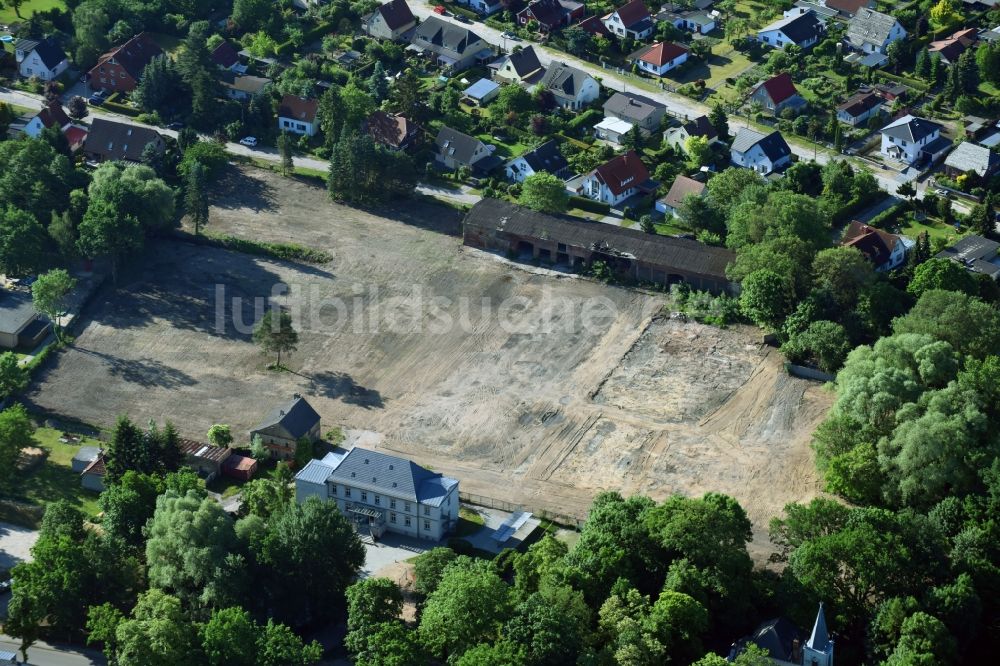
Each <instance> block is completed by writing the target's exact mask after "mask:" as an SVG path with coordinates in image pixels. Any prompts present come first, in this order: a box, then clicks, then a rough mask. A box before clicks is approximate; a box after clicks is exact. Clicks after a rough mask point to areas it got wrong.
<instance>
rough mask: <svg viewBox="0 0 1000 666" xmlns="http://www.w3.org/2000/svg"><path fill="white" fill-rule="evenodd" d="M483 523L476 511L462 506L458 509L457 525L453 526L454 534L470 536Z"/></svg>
mask: <svg viewBox="0 0 1000 666" xmlns="http://www.w3.org/2000/svg"><path fill="white" fill-rule="evenodd" d="M483 524H484V521H483V517H482V516H480V515H479V513H478V512H476V511H474V510H473V509H470V508H469V507H466V506H463V507H461V508H459V510H458V525H456V526H455V533H454V536H456V537H467V536H472V535H473V534H475V533H476V532H478V531H479V530H480V529H481V528H482V526H483Z"/></svg>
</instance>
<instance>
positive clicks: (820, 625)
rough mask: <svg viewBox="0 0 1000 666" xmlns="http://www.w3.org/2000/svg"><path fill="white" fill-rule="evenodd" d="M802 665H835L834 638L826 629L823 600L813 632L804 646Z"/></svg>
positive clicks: (820, 603)
mask: <svg viewBox="0 0 1000 666" xmlns="http://www.w3.org/2000/svg"><path fill="white" fill-rule="evenodd" d="M802 666H833V640H831V638H830V634H829V632H828V631H827V629H826V614H825V613H824V612H823V602H822V601H821V602H819V612H818V613H816V622H814V623H813V630H812V634H810V635H809V640H807V641H806V644H805V645H804V646H802Z"/></svg>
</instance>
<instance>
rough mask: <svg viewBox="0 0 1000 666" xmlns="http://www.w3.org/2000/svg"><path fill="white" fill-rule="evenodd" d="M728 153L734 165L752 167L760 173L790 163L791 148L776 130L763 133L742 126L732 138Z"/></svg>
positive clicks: (772, 170)
mask: <svg viewBox="0 0 1000 666" xmlns="http://www.w3.org/2000/svg"><path fill="white" fill-rule="evenodd" d="M729 154H730V158H731V159H732V162H733V164H735V165H736V166H739V167H743V168H745V169H753V170H754V171H756V172H757V173H759V174H762V175H767V174H769V173H772V172H774V171H778V170H780V169H783V168H784V167H787V166H789V165H790V164H791V163H792V150H791V149H790V148H789V147H788V144H787V143H786V142H785V138H784V137H783V136H781V132H779V131H778V130H774V131H773V132H771V133H770V134H763V133H761V132H758V131H757V130H752V129H750V128H748V127H743V128H741V129H740V131H739V132H737V133H736V137H735V138H733V144H732V146H730V148H729Z"/></svg>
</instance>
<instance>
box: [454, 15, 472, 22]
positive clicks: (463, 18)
mask: <svg viewBox="0 0 1000 666" xmlns="http://www.w3.org/2000/svg"><path fill="white" fill-rule="evenodd" d="M455 20H456V21H458V22H459V23H472V19H470V18H468V17H467V16H462V15H461V14H455Z"/></svg>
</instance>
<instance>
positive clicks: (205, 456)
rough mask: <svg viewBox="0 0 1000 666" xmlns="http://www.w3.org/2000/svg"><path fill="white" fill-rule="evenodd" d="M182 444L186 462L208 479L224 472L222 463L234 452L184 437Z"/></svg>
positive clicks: (199, 474)
mask: <svg viewBox="0 0 1000 666" xmlns="http://www.w3.org/2000/svg"><path fill="white" fill-rule="evenodd" d="M180 446H181V453H183V454H184V462H185V463H186V464H187V466H188V467H190V468H191V469H193V470H194V471H195V472H197V474H198V476H200V477H201V478H203V479H205V480H206V481H211V480H212V479H214V478H216V477H217V476H219V474H221V473H222V463H224V462H226V460H227V459H228V458H229V457H230V456H231V455H232V454H233V452H232V450H230V449H224V448H222V447H221V446H212V445H211V444H203V443H202V442H196V441H194V440H193V439H182V440H181V441H180Z"/></svg>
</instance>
